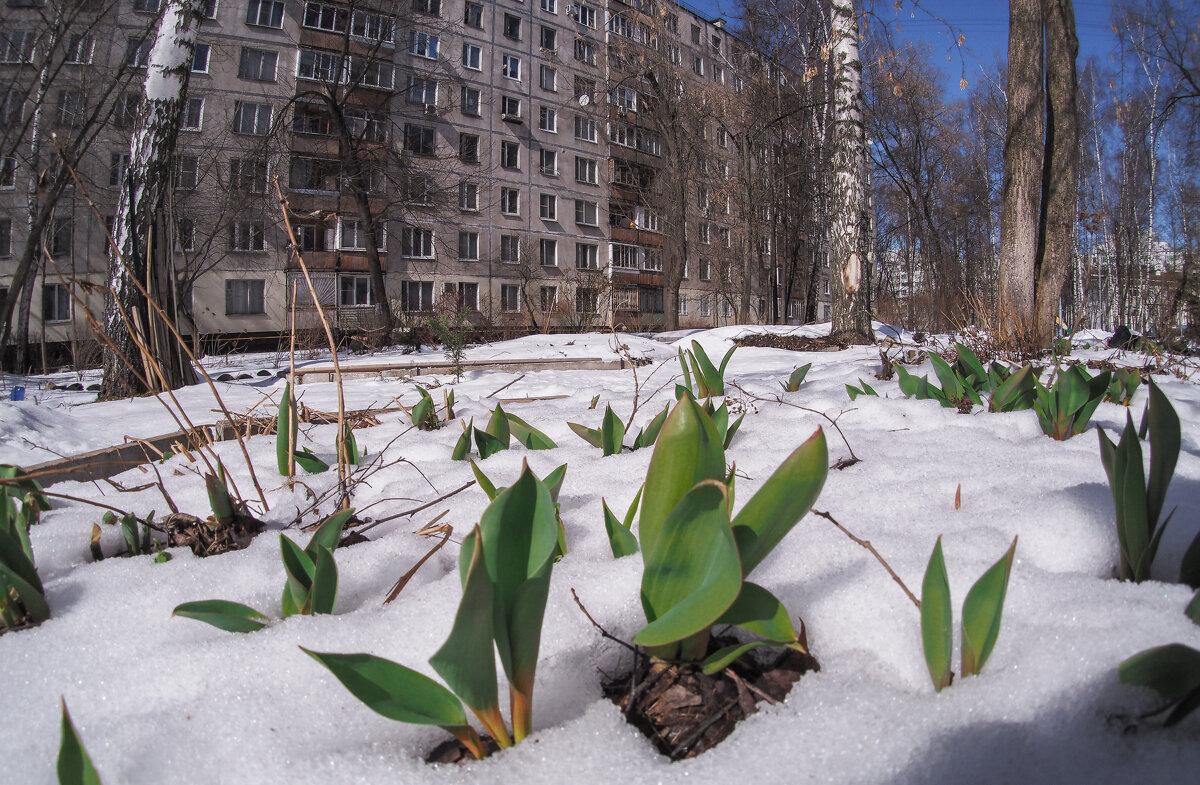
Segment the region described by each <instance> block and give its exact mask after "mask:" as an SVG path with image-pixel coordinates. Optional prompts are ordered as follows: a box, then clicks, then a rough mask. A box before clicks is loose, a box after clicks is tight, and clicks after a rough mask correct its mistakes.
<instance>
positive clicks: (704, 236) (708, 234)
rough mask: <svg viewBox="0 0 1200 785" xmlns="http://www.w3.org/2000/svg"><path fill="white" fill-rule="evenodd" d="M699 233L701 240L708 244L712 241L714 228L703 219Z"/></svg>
mask: <svg viewBox="0 0 1200 785" xmlns="http://www.w3.org/2000/svg"><path fill="white" fill-rule="evenodd" d="M699 235H700V242H702V243H704V244H705V245H708V244H709V243H710V242H712V230H711V228H710V227H709V225H708V224H706V223H704V222H703V221H701V222H700V231H699Z"/></svg>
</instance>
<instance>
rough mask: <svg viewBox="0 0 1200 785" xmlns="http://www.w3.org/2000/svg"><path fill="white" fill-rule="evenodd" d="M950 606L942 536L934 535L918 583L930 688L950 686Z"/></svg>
mask: <svg viewBox="0 0 1200 785" xmlns="http://www.w3.org/2000/svg"><path fill="white" fill-rule="evenodd" d="M953 633H954V608H953V607H952V606H951V604H950V579H949V577H947V575H946V560H945V558H944V557H943V556H942V538H941V536H939V537H938V538H937V543H936V544H935V545H934V546H933V553H932V554H931V555H930V557H929V566H928V567H926V568H925V579H924V581H922V583H921V643H922V647H923V649H924V651H925V664H926V665H927V666H928V667H929V678H931V679H933V688H934V689H935V690H937V691H938V692H941V691H942V690H943V689H944V688H946V687H949V686H950V679H951V677H952V674H951V672H950V657H951V655H952V654H953V653H954V635H953Z"/></svg>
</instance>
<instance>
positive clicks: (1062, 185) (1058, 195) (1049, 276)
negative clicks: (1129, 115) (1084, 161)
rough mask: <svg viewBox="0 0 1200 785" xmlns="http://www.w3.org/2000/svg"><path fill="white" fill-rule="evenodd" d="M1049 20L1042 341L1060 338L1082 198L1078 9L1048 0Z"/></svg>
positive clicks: (1039, 295) (1039, 328)
mask: <svg viewBox="0 0 1200 785" xmlns="http://www.w3.org/2000/svg"><path fill="white" fill-rule="evenodd" d="M1042 9H1043V14H1044V16H1045V22H1046V98H1047V112H1046V161H1045V167H1044V168H1045V174H1044V178H1043V189H1044V201H1043V213H1044V219H1043V222H1042V242H1041V248H1040V267H1039V269H1038V277H1037V312H1036V313H1037V322H1036V325H1037V340H1038V342H1039V344H1040V345H1042V346H1048V345H1050V343H1051V341H1052V340H1053V338H1054V325H1055V321H1056V319H1057V317H1058V310H1059V302H1060V300H1061V298H1062V290H1063V285H1064V284H1065V283H1066V281H1067V272H1068V271H1069V270H1070V269H1071V253H1072V251H1073V250H1074V248H1075V227H1076V217H1075V213H1076V206H1077V205H1078V201H1079V193H1078V182H1079V104H1078V101H1077V96H1076V91H1077V87H1076V86H1077V84H1078V80H1077V78H1076V72H1075V58H1076V56H1077V55H1078V54H1079V39H1078V38H1077V37H1076V35H1075V11H1074V8H1073V7H1072V5H1071V0H1043V1H1042Z"/></svg>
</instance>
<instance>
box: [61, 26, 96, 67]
mask: <svg viewBox="0 0 1200 785" xmlns="http://www.w3.org/2000/svg"><path fill="white" fill-rule="evenodd" d="M94 48H95V41H93V39H92V37H91V36H90V35H85V34H83V33H74V34H73V35H72V36H71V37H70V38H69V39H68V40H67V48H66V51H65V52H64V53H63V62H64V63H71V64H72V65H82V64H84V63H90V62H92V50H93V49H94Z"/></svg>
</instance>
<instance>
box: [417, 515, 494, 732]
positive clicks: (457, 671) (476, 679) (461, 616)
mask: <svg viewBox="0 0 1200 785" xmlns="http://www.w3.org/2000/svg"><path fill="white" fill-rule="evenodd" d="M468 544H469V545H470V555H469V564H468V567H467V577H466V581H465V582H464V585H463V595H462V600H461V601H460V602H459V604H458V612H457V613H456V614H455V616H454V627H453V628H452V629H451V630H450V636H449V637H448V638H446V642H445V643H444V644H442V648H440V649H438V650H437V653H436V654H434V655H433V657H431V658H430V659H429V664H430V665H432V666H433V669H434V670H435V671H437V673H438V675H439V676H441V677H442V678H443V679H445V680H446V684H447V685H449V687H450V689H452V690H454V692H455V694H457V695H458V697H460V698H462V700H463V702H464V703H466V704H467V705H468V706H470V707H471V708H472V709H473V710H474V711H475V712H477V713H486V712H488V711H490V710H493V709H495V708H496V706H497V704H498V702H499V698H498V693H497V682H496V653H495V651H494V650H493V648H492V620H493V611H492V601H493V600H492V584H491V581H490V580H489V579H488V574H487V568H486V567H485V566H484V563H483V546H482V543H481V538H480V537H479V527H478V526H476V527H475V530H474V536H472V537H470V538H469V541H467V542H464V543H463V545H464V548H465V547H466V546H467V545H468Z"/></svg>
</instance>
